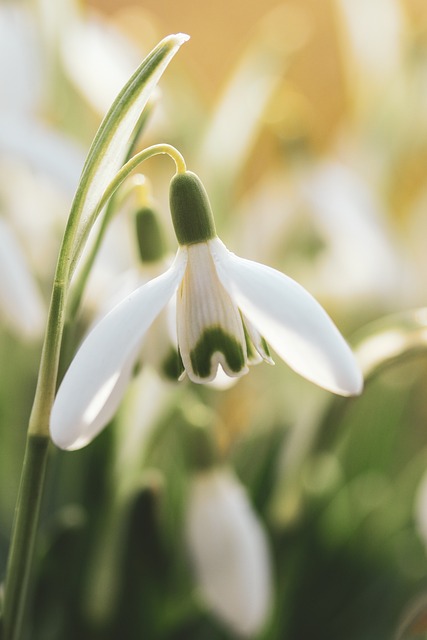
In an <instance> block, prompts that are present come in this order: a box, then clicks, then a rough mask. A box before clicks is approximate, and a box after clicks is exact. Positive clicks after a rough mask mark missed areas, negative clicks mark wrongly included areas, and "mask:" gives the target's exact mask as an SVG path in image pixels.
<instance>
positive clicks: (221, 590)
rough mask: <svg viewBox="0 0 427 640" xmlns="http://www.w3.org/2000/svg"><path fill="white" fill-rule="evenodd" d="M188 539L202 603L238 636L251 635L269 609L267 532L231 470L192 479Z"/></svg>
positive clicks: (257, 629)
mask: <svg viewBox="0 0 427 640" xmlns="http://www.w3.org/2000/svg"><path fill="white" fill-rule="evenodd" d="M186 539H187V544H188V549H189V553H190V556H191V559H192V561H193V565H194V570H195V574H196V579H197V582H198V586H199V589H200V592H201V595H202V597H203V599H204V601H205V603H206V605H207V606H208V607H209V608H210V609H211V610H212V612H213V613H214V614H216V615H217V616H218V617H219V618H221V619H222V620H223V621H224V622H225V623H226V624H227V625H228V626H230V627H231V628H232V629H233V631H235V632H237V633H238V635H239V637H240V636H245V637H253V635H254V634H256V633H258V632H259V631H260V630H261V628H262V626H263V625H264V623H265V621H266V618H267V615H268V612H269V607H270V605H271V597H272V593H271V565H270V554H269V549H268V542H267V538H266V535H265V531H264V529H263V527H262V525H261V523H260V521H259V520H258V518H257V516H256V514H255V513H254V511H253V509H252V507H251V504H250V502H249V500H248V497H247V495H246V493H245V490H244V487H243V486H242V485H241V484H240V483H239V482H238V480H237V478H236V477H235V476H234V475H233V474H232V473H231V472H229V471H227V470H224V469H216V470H213V471H209V472H207V473H204V474H199V475H197V476H195V477H194V479H193V481H192V484H191V489H190V495H189V501H188V507H187V514H186Z"/></svg>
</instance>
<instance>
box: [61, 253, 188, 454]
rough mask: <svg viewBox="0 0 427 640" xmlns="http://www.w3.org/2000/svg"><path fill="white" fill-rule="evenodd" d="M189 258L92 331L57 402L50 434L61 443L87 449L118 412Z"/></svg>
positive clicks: (179, 260)
mask: <svg viewBox="0 0 427 640" xmlns="http://www.w3.org/2000/svg"><path fill="white" fill-rule="evenodd" d="M186 260H187V256H186V253H185V252H181V251H179V252H178V254H177V257H176V259H175V262H174V263H173V265H172V266H171V267H170V269H169V270H168V271H166V272H165V273H164V274H162V275H161V276H159V277H158V278H155V279H154V280H151V281H150V282H148V283H147V284H145V285H144V286H142V287H140V288H139V289H137V290H136V291H134V292H133V293H132V294H130V295H129V296H127V297H126V298H125V299H124V300H122V301H121V302H120V303H119V304H118V305H117V306H116V307H114V309H112V310H111V311H110V312H109V313H108V314H107V315H106V316H104V318H102V320H100V322H99V323H98V324H97V325H96V326H95V327H94V328H93V330H92V331H91V332H90V333H89V335H88V336H87V338H86V339H85V341H84V342H83V344H82V345H81V347H80V349H79V350H78V351H77V354H76V355H75V357H74V360H73V361H72V363H71V365H70V367H69V369H68V371H67V372H66V374H65V376H64V379H63V381H62V383H61V385H60V387H59V390H58V393H57V396H56V398H55V402H54V404H53V408H52V414H51V420H50V433H51V437H52V440H53V442H54V443H55V444H56V445H57V446H58V447H60V448H61V449H67V450H69V451H71V450H75V449H79V448H81V447H84V446H85V445H87V444H89V442H91V441H92V440H93V438H94V437H95V436H96V435H97V434H98V433H99V432H100V431H101V430H102V429H103V427H104V426H105V425H106V424H107V423H108V422H109V421H110V420H111V418H112V417H113V416H114V414H115V412H116V410H117V408H118V406H119V404H120V401H121V399H122V397H123V395H124V393H125V390H126V386H127V384H128V382H129V379H130V377H131V375H132V371H133V367H134V364H135V362H136V360H137V359H138V356H139V354H140V349H141V344H142V341H143V339H144V336H145V334H146V332H147V330H148V329H149V327H150V326H151V324H152V323H153V321H154V320H155V318H156V317H157V316H158V315H159V313H160V312H161V310H162V309H163V308H164V307H165V306H166V304H167V303H168V301H169V300H170V299H171V297H172V296H173V295H174V293H175V291H176V289H177V287H178V286H179V283H180V281H181V280H182V277H183V273H184V270H185V266H186Z"/></svg>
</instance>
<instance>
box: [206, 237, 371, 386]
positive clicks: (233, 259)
mask: <svg viewBox="0 0 427 640" xmlns="http://www.w3.org/2000/svg"><path fill="white" fill-rule="evenodd" d="M210 243H211V251H212V256H213V258H214V260H215V263H216V266H217V271H218V276H219V278H220V280H221V282H222V283H223V285H224V287H225V288H226V289H227V290H228V291H229V293H230V295H232V296H233V297H234V299H235V300H236V302H237V304H238V306H239V308H240V309H241V311H242V313H243V314H244V315H245V316H247V317H248V319H249V321H250V322H253V324H254V325H255V326H256V328H257V329H258V331H259V332H260V333H261V334H262V335H263V336H264V338H265V339H266V340H267V342H268V343H269V344H271V346H272V348H273V349H274V350H275V351H276V352H277V353H278V355H279V356H280V357H281V358H283V360H285V362H287V364H288V365H289V366H290V367H291V368H292V369H294V370H295V371H296V372H297V373H299V374H300V375H302V376H304V377H305V378H307V379H308V380H310V381H311V382H314V383H315V384H317V385H319V386H320V387H324V388H325V389H328V390H329V391H333V392H334V393H338V394H341V395H356V394H358V393H360V392H361V390H362V386H363V380H362V374H361V372H360V369H359V367H358V366H357V364H356V361H355V359H354V356H353V354H352V352H351V349H350V347H349V346H348V344H347V343H346V342H345V340H344V338H343V337H342V335H341V334H340V332H339V331H338V329H337V328H336V326H335V325H334V323H333V322H332V320H331V319H330V318H329V316H328V314H327V313H326V312H325V310H324V309H323V308H322V307H321V306H320V305H319V303H318V302H316V300H315V299H314V298H313V297H312V296H311V295H310V294H309V293H308V292H307V291H306V290H305V289H304V288H303V287H301V286H300V285H299V284H298V283H297V282H295V281H294V280H292V279H291V278H288V277H287V276H285V275H284V274H282V273H280V272H279V271H276V270H275V269H271V268H270V267H266V266H265V265H262V264H259V263H257V262H252V261H251V260H245V259H243V258H239V257H237V256H235V255H234V254H233V253H231V252H230V251H228V250H227V249H226V247H225V246H224V245H223V243H222V242H221V241H220V240H219V239H215V240H211V241H210Z"/></svg>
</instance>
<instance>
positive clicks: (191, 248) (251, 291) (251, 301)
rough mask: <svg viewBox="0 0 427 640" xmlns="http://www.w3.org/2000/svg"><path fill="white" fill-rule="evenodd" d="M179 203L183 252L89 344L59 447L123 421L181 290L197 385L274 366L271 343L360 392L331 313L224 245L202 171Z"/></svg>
mask: <svg viewBox="0 0 427 640" xmlns="http://www.w3.org/2000/svg"><path fill="white" fill-rule="evenodd" d="M170 205H171V213H172V219H173V223H174V227H175V233H176V236H177V239H178V242H179V245H180V246H179V249H178V252H177V254H176V258H175V260H174V262H173V264H172V265H171V267H170V268H169V269H168V270H167V271H166V272H165V273H163V274H162V275H160V276H158V277H157V278H155V279H153V280H151V281H150V282H148V283H147V284H145V285H143V286H142V287H140V288H139V289H137V290H136V291H134V292H132V293H131V294H130V295H129V296H127V297H126V298H125V299H124V300H123V301H122V302H120V303H119V304H118V305H117V306H116V307H115V308H114V309H112V310H111V311H110V312H109V313H108V314H107V315H106V316H105V317H104V318H103V319H102V320H101V321H100V322H99V323H98V324H97V325H96V327H94V329H93V330H92V332H91V333H90V334H89V335H88V337H87V338H86V340H85V341H84V343H83V344H82V346H81V347H80V349H79V351H78V352H77V354H76V356H75V358H74V360H73V362H72V363H71V366H70V368H69V369H68V372H67V373H66V375H65V377H64V380H63V382H62V384H61V386H60V388H59V391H58V395H57V397H56V400H55V403H54V406H53V410H52V416H51V424H50V426H51V436H52V439H53V441H54V442H55V444H57V445H58V446H59V447H61V448H64V449H78V448H80V447H83V446H84V445H86V444H88V442H90V441H91V440H92V439H93V438H94V437H95V436H96V435H97V434H98V433H99V431H100V430H101V429H102V428H103V427H104V426H105V425H106V424H107V422H108V421H109V420H110V419H111V418H112V417H113V415H114V413H115V412H116V410H117V408H118V405H119V403H120V400H121V398H122V397H123V394H124V392H125V389H126V386H127V384H128V382H129V379H130V377H131V375H132V371H133V368H134V365H135V362H136V360H137V358H138V354H139V352H140V349H141V345H142V343H143V340H144V337H145V336H146V333H147V331H148V329H149V327H150V326H151V325H152V323H153V322H154V320H155V319H156V317H157V316H158V315H159V314H160V312H161V311H162V309H164V307H165V306H166V305H167V303H168V301H169V300H170V299H171V298H172V296H173V295H174V294H175V293H176V292H177V313H176V326H177V336H178V347H179V352H180V356H181V359H182V363H183V366H184V369H185V373H186V375H187V376H188V378H189V379H190V380H191V381H192V382H195V383H206V382H209V381H212V380H214V379H215V377H216V375H217V371H218V368H219V367H221V368H222V369H223V371H224V372H225V373H226V374H227V375H228V376H231V377H234V376H235V377H239V376H242V375H243V374H245V373H247V372H248V365H249V364H251V362H252V361H260V360H265V361H266V362H270V363H271V362H272V360H271V357H270V355H269V351H268V346H267V342H268V343H269V344H270V345H271V347H272V348H273V349H274V350H275V351H276V353H277V354H278V355H279V356H280V357H281V358H283V360H285V362H287V363H288V364H289V366H291V367H292V368H293V369H294V370H295V371H296V372H297V373H299V374H301V375H303V376H305V377H306V378H307V379H308V380H311V381H312V382H314V383H316V384H318V385H320V386H321V387H324V388H325V389H328V390H330V391H333V392H335V393H338V394H342V395H353V394H358V393H360V391H361V389H362V376H361V373H360V370H359V368H358V366H357V365H356V362H355V360H354V357H353V354H352V352H351V350H350V348H349V346H348V345H347V343H346V342H345V340H344V339H343V337H342V336H341V334H340V333H339V331H338V329H337V328H336V327H335V325H334V324H333V322H332V320H331V319H330V318H329V316H328V315H327V314H326V312H325V311H324V310H323V309H322V307H321V306H320V305H319V304H318V303H317V302H316V301H315V300H314V298H312V296H311V295H310V294H309V293H308V292H307V291H305V289H303V288H302V287H301V286H300V285H298V284H297V283H296V282H295V281H293V280H291V279H290V278H288V277H287V276H285V275H283V274H282V273H279V272H278V271H276V270H275V269H271V268H270V267H267V266H264V265H261V264H258V263H256V262H252V261H251V260H245V259H243V258H239V257H237V256H236V255H234V254H233V253H231V252H230V251H229V250H228V249H227V248H226V247H225V246H224V244H223V243H222V242H221V240H220V239H219V238H218V237H217V235H216V231H215V223H214V220H213V215H212V211H211V208H210V204H209V200H208V197H207V194H206V191H205V190H204V187H203V185H202V183H201V181H200V179H199V178H198V177H197V176H196V175H195V174H194V173H191V172H187V171H185V172H181V173H177V174H176V175H175V177H174V178H173V179H172V182H171V186H170ZM266 341H267V342H266Z"/></svg>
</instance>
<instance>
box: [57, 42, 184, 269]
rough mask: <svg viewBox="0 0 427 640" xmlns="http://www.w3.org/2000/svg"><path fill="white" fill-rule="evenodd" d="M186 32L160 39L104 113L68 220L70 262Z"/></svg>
mask: <svg viewBox="0 0 427 640" xmlns="http://www.w3.org/2000/svg"><path fill="white" fill-rule="evenodd" d="M186 40H188V36H187V35H185V34H176V35H171V36H168V37H166V38H164V40H162V41H161V42H160V43H159V44H158V45H157V46H156V47H155V48H154V49H153V50H152V51H151V53H150V54H149V55H148V56H147V57H146V58H145V60H144V61H143V62H142V63H141V65H140V66H139V67H138V69H137V70H136V71H135V73H134V74H133V76H132V77H131V78H130V80H129V81H128V82H127V83H126V85H125V86H124V87H123V89H122V90H121V92H120V93H119V95H118V96H117V98H116V100H115V101H114V103H113V105H112V106H111V109H110V110H109V112H108V113H107V115H106V116H105V118H104V120H103V122H102V123H101V126H100V127H99V130H98V132H97V134H96V136H95V138H94V140H93V143H92V146H91V148H90V150H89V154H88V156H87V159H86V162H85V165H84V167H83V171H82V175H81V178H80V183H79V186H78V189H77V192H76V195H75V198H74V202H73V205H72V211H71V215H70V222H69V224H70V225H71V224H72V225H73V229H76V224H77V221H79V224H78V227H77V238H76V239H75V241H76V245H75V247H76V248H75V250H74V252H73V260H72V263H73V265H74V263H75V261H76V260H77V258H78V256H79V254H80V251H81V249H82V245H83V242H84V239H85V237H86V236H87V233H88V232H89V230H90V227H91V224H92V222H93V217H94V215H95V211H96V207H97V204H98V202H99V200H100V198H101V197H102V194H103V192H104V191H105V189H106V187H107V186H108V184H109V183H110V181H111V180H112V179H113V178H114V176H115V174H116V173H117V171H118V170H119V169H120V167H121V166H122V165H123V163H124V162H125V160H126V156H127V152H128V148H129V138H130V136H131V135H132V132H133V130H134V128H135V126H136V124H137V122H138V120H139V117H140V115H141V112H142V110H143V109H144V107H145V105H146V103H147V101H148V99H149V97H150V95H151V93H152V91H153V89H154V88H155V86H156V84H157V82H158V81H159V79H160V77H161V75H162V74H163V72H164V70H165V69H166V67H167V66H168V64H169V62H170V61H171V59H172V58H173V56H174V55H175V53H176V52H177V51H178V49H179V48H180V46H181V45H182V44H183V43H184V42H186Z"/></svg>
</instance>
